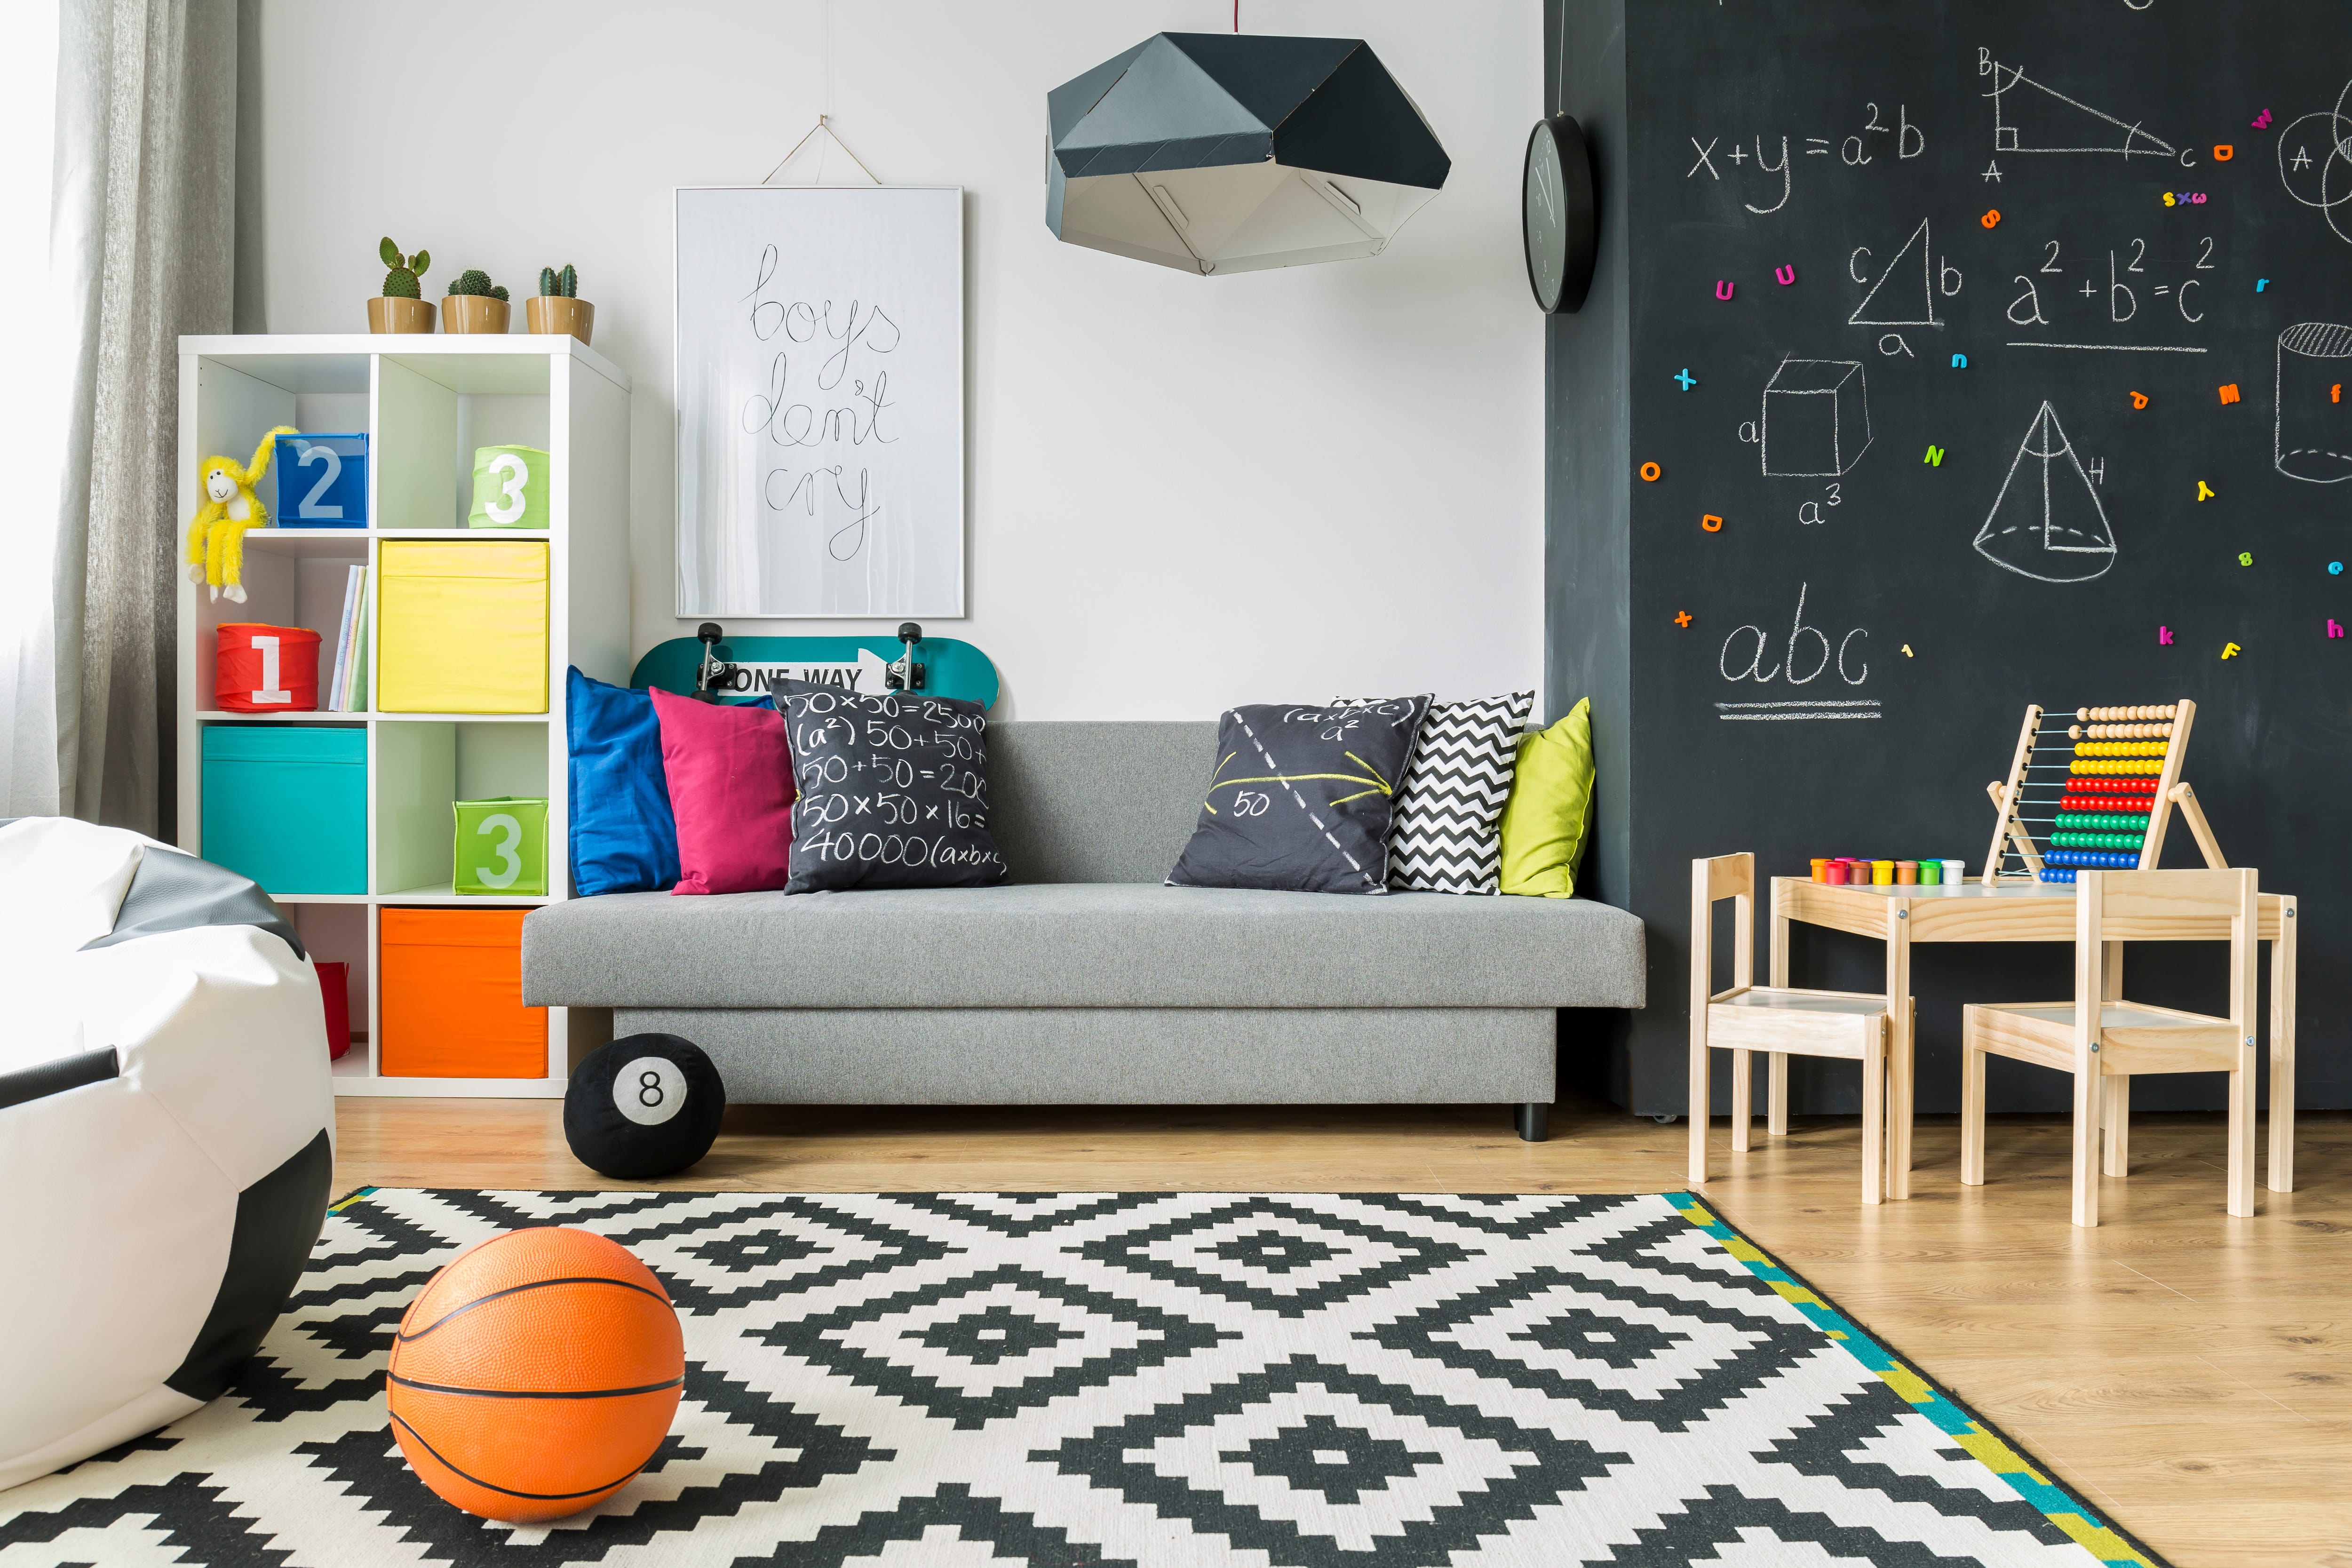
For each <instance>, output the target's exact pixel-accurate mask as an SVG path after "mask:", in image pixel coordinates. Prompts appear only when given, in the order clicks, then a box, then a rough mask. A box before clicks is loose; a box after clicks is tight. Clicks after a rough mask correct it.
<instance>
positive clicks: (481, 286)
mask: <svg viewBox="0 0 2352 1568" xmlns="http://www.w3.org/2000/svg"><path fill="white" fill-rule="evenodd" d="M508 317H509V306H508V304H507V291H506V289H505V288H504V287H503V286H502V285H500V284H496V283H493V282H491V281H490V275H489V274H488V273H487V272H485V271H483V270H482V269H481V268H478V267H469V268H467V269H466V270H465V271H463V272H460V273H459V274H457V281H456V282H455V283H452V284H450V285H449V295H448V298H446V299H445V300H442V301H441V330H442V331H445V332H503V331H506V330H507V320H508Z"/></svg>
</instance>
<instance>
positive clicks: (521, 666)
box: [376, 539, 547, 713]
mask: <svg viewBox="0 0 2352 1568" xmlns="http://www.w3.org/2000/svg"><path fill="white" fill-rule="evenodd" d="M376 616H377V626H378V628H379V631H380V636H381V638H382V643H383V647H382V651H381V654H380V658H379V662H378V664H377V667H376V668H377V675H376V699H377V705H378V708H379V709H380V710H381V711H383V712H386V713H544V712H545V711H547V545H546V543H545V542H544V541H540V540H502V539H464V540H451V541H450V542H447V543H446V544H445V543H443V542H441V541H439V540H435V539H388V540H385V541H384V542H383V591H382V594H381V595H380V597H379V599H378V607H377V611H376Z"/></svg>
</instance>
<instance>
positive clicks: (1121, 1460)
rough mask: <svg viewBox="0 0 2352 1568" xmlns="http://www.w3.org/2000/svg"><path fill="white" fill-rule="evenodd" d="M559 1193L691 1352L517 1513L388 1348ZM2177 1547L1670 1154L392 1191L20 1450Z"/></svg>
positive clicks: (147, 1550) (1097, 1518)
mask: <svg viewBox="0 0 2352 1568" xmlns="http://www.w3.org/2000/svg"><path fill="white" fill-rule="evenodd" d="M532 1225H572V1226H584V1227H586V1228H588V1229H592V1230H596V1231H601V1232H603V1233H604V1235H607V1236H609V1237H613V1238H614V1240H616V1241H619V1242H621V1243H622V1244H623V1245H625V1246H626V1247H629V1248H630V1249H631V1250H633V1251H634V1252H635V1254H636V1255H637V1256H638V1257H639V1258H642V1259H644V1260H645V1262H646V1264H647V1265H649V1266H650V1267H651V1268H653V1269H654V1270H655V1271H656V1273H657V1274H659V1275H660V1276H661V1278H662V1279H663V1280H664V1281H665V1282H666V1283H667V1286H668V1288H669V1290H670V1292H671V1294H672V1296H673V1298H674V1299H675V1300H676V1301H677V1308H678V1311H679V1314H680V1318H681V1321H682V1323H683V1326H684V1329H685V1333H686V1350H687V1358H688V1365H687V1377H686V1392H685V1397H684V1400H683V1403H682V1404H681V1405H679V1408H678V1414H677V1422H676V1424H675V1426H673V1428H672V1430H671V1434H670V1436H669V1438H668V1440H667V1443H666V1444H665V1445H664V1447H662V1449H661V1451H660V1453H659V1454H658V1455H657V1457H656V1458H655V1460H654V1462H653V1464H652V1465H651V1466H650V1467H649V1468H647V1469H646V1471H645V1472H644V1473H643V1474H642V1475H640V1476H639V1477H638V1478H637V1479H636V1480H635V1481H634V1482H632V1483H631V1484H630V1486H629V1487H627V1488H626V1489H625V1490H623V1491H622V1492H621V1493H619V1494H618V1495H617V1496H616V1497H614V1499H612V1500H610V1501H608V1502H607V1503H605V1504H604V1506H602V1507H600V1508H598V1509H596V1510H593V1511H592V1512H591V1513H588V1514H586V1515H583V1516H581V1517H579V1518H575V1519H572V1520H569V1521H562V1522H560V1523H558V1524H556V1525H554V1526H551V1527H539V1528H530V1529H524V1528H517V1527H514V1526H509V1525H501V1524H492V1523H488V1522H485V1521H481V1520H478V1519H474V1518H472V1517H470V1516H468V1515H466V1514H463V1513H460V1512H458V1511H457V1510H454V1509H452V1508H449V1507H447V1506H446V1505H445V1504H443V1503H441V1502H440V1501H438V1500H436V1499H435V1498H434V1497H433V1495H432V1494H431V1493H429V1492H427V1491H426V1490H425V1488H424V1487H423V1485H422V1484H420V1483H419V1482H418V1481H417V1480H416V1479H415V1477H414V1476H413V1475H412V1474H411V1473H410V1472H409V1470H408V1468H407V1466H406V1465H405V1464H404V1462H403V1461H402V1459H401V1458H400V1455H399V1451H398V1449H397V1447H395V1446H394V1442H393V1439H392V1436H391V1435H390V1433H389V1432H388V1431H387V1430H386V1426H385V1417H384V1406H383V1368H384V1357H385V1353H386V1351H387V1348H388V1342H389V1339H390V1336H391V1334H392V1331H393V1328H394V1324H395V1323H396V1322H397V1321H399V1318H400V1314H401V1311H402V1310H403V1309H404V1307H405V1306H406V1305H407V1303H408V1301H409V1300H410V1299H411V1298H412V1297H413V1296H414V1295H415V1293H416V1291H417V1289H419V1288H420V1287H421V1286H422V1285H423V1284H424V1283H425V1280H426V1279H428V1278H429V1277H430V1276H431V1275H432V1273H433V1271H434V1270H435V1269H436V1268H438V1267H439V1266H440V1265H441V1264H442V1263H444V1262H446V1261H447V1260H448V1258H450V1257H451V1256H452V1255H453V1254H455V1253H456V1252H457V1249H458V1248H459V1247H463V1246H465V1245H466V1244H467V1243H469V1242H472V1241H476V1240H478V1239H480V1238H482V1237H488V1236H491V1235H495V1234H496V1233H498V1232H499V1231H501V1230H506V1229H509V1228H512V1227H515V1226H532ZM18 1348H19V1349H22V1348H24V1347H18ZM2156 1561H2157V1560H2156V1559H2155V1558H2154V1557H2153V1556H2152V1555H2150V1554H2148V1553H2147V1552H2146V1550H2145V1549H2144V1548H2142V1547H2140V1546H2138V1544H2137V1542H2133V1541H2131V1540H2130V1539H2129V1538H2128V1537H2126V1536H2124V1535H2123V1534H2121V1533H2120V1532H2118V1531H2116V1530H2115V1529H2114V1528H2113V1527H2112V1526H2111V1524H2110V1523H2109V1522H2108V1521H2104V1520H2102V1519H2101V1518H2099V1517H2098V1516H2097V1515H2096V1514H2095V1513H2094V1512H2093V1511H2092V1510H2090V1509H2089V1508H2087V1507H2086V1506H2085V1505H2084V1503H2083V1502H2082V1501H2081V1500H2078V1499H2077V1498H2075V1497H2074V1495H2073V1494H2071V1493H2069V1492H2067V1491H2065V1490H2064V1489H2061V1488H2060V1487H2058V1486H2057V1485H2055V1484H2053V1481H2052V1479H2050V1478H2049V1477H2048V1475H2047V1474H2046V1472H2044V1471H2042V1470H2041V1469H2040V1468H2037V1467H2036V1466H2034V1465H2033V1464H2032V1462H2031V1461H2030V1460H2029V1459H2027V1458H2024V1457H2022V1456H2021V1454H2020V1453H2019V1452H2018V1451H2017V1450H2016V1449H2015V1448H2013V1447H2011V1446H2010V1445H2009V1444H2008V1443H2007V1442H2005V1441H2004V1440H2003V1439H2002V1438H2001V1437H2000V1435H1999V1434H1998V1433H1997V1432H1995V1431H1993V1430H1992V1429H1991V1428H1990V1427H1988V1426H1984V1425H1982V1424H1981V1423H1979V1421H1977V1420H1976V1419H1974V1418H1973V1417H1972V1415H1970V1413H1969V1412H1968V1411H1967V1410H1965V1409H1963V1408H1961V1407H1960V1406H1958V1405H1955V1404H1954V1403H1953V1402H1952V1401H1951V1400H1950V1399H1949V1398H1948V1397H1947V1396H1945V1395H1944V1394H1941V1393H1939V1392H1938V1391H1937V1389H1936V1388H1934V1386H1933V1385H1931V1384H1928V1383H1927V1382H1926V1381H1925V1380H1924V1379H1923V1378H1921V1377H1920V1376H1919V1374H1918V1373H1916V1372H1914V1371H1913V1370H1911V1369H1910V1368H1909V1367H1907V1366H1906V1365H1904V1364H1903V1363H1901V1362H1900V1361H1899V1360H1897V1359H1896V1358H1895V1356H1894V1355H1892V1354H1891V1353H1890V1352H1888V1351H1887V1350H1885V1348H1883V1347H1882V1346H1880V1345H1879V1344H1878V1343H1877V1342H1874V1341H1873V1340H1872V1339H1870V1338H1869V1337H1868V1336H1867V1335H1866V1334H1864V1332H1863V1331H1860V1330H1859V1329H1858V1328H1856V1327H1855V1326H1854V1325H1853V1323H1852V1322H1850V1321H1847V1320H1846V1319H1845V1318H1843V1316H1841V1315H1840V1314H1839V1313H1838V1312H1837V1311H1836V1310H1835V1309H1834V1308H1833V1307H1832V1305H1831V1304H1830V1303H1828V1302H1826V1301H1824V1300H1822V1299H1821V1298H1820V1297H1819V1296H1817V1295H1816V1294H1815V1293H1814V1292H1812V1291H1811V1289H1808V1288H1807V1287H1806V1286H1805V1285H1804V1283H1803V1282H1802V1281H1801V1280H1800V1279H1796V1278H1795V1277H1794V1276H1792V1275H1790V1274H1788V1273H1786V1272H1785V1271H1783V1270H1781V1269H1780V1268H1778V1267H1777V1266H1775V1265H1774V1264H1773V1263H1772V1262H1771V1260H1769V1258H1766V1257H1765V1256H1764V1255H1763V1254H1762V1253H1761V1252H1759V1251H1758V1250H1757V1249H1756V1248H1755V1247H1753V1246H1752V1245H1751V1244H1749V1243H1748V1241H1747V1240H1746V1239H1745V1238H1743V1237H1740V1236H1739V1235H1738V1233H1736V1232H1735V1231H1733V1230H1731V1229H1730V1228H1728V1227H1727V1226H1725V1225H1724V1224H1723V1223H1722V1222H1721V1221H1720V1220H1719V1219H1718V1218H1717V1216H1716V1215H1713V1214H1712V1213H1710V1212H1709V1211H1708V1210H1707V1209H1706V1207H1705V1206H1704V1205H1702V1204H1700V1203H1699V1202H1698V1201H1696V1200H1695V1199H1694V1198H1692V1197H1690V1196H1689V1195H1688V1194H1663V1195H1660V1194H1650V1195H1646V1196H1633V1197H1627V1196H1611V1197H1568V1196H1550V1195H1537V1196H1530V1195H1505V1196H1421V1197H1415V1196H1404V1195H1397V1194H1350V1195H1339V1196H1333V1195H1300V1194H1255V1195H1253V1194H1201V1193H1193V1194H1167V1193H1159V1194H1150V1193H1139V1194H1100V1193H1094V1194H998V1195H992V1194H969V1193H966V1194H905V1193H900V1194H865V1195H850V1196H838V1195H835V1196H823V1197H817V1196H799V1195H793V1194H705V1193H499V1192H466V1191H408V1190H394V1189H390V1188H383V1189H370V1190H365V1191H362V1193H360V1194H355V1195H354V1196H353V1197H352V1198H351V1199H349V1200H346V1201H345V1202H344V1203H343V1204H341V1205H338V1207H337V1209H336V1211H335V1212H334V1213H333V1214H331V1215H329V1217H328V1221H327V1229H326V1234H325V1235H324V1236H323V1237H321V1238H320V1243H319V1247H318V1251H317V1253H316V1255H315V1257H314V1258H313V1259H312V1261H311V1265H310V1271H309V1273H308V1274H307V1275H306V1276H305V1277H304V1279H303V1280H302V1285H301V1289H300V1290H299V1293H298V1294H297V1296H296V1297H295V1299H294V1301H293V1303H292V1305H291V1307H290V1308H289V1310H288V1311H287V1313H286V1314H285V1316H284V1317H283V1318H281V1319H280V1320H279V1321H278V1326H277V1328H276V1330H275V1331H273V1332H272V1333H271V1334H270V1336H269V1339H268V1342H267V1344H266V1345H265V1346H264V1347H263V1352H262V1354H261V1355H260V1357H258V1358H257V1360H256V1361H255V1363H253V1365H252V1367H251V1368H250V1369H249V1370H248V1371H247V1373H246V1375H245V1376H244V1378H243V1379H242V1380H241V1381H240V1382H239V1383H238V1384H237V1386H236V1389H235V1390H234V1391H233V1392H232V1393H231V1394H228V1395H226V1397H224V1398H222V1399H220V1400H218V1401H216V1402H215V1403H214V1404H213V1405H209V1406H207V1407H206V1408H205V1409H204V1410H202V1411H199V1412H197V1413H196V1414H195V1415H191V1416H189V1417H187V1418H186V1419H185V1420H184V1421H182V1422H180V1423H179V1424H178V1425H176V1426H171V1427H168V1428H166V1429H165V1430H163V1432H160V1433H157V1434H154V1435H152V1436H148V1437H145V1438H142V1439H139V1440H137V1441H134V1442H131V1443H129V1444H125V1445H124V1446H123V1447H120V1448H117V1449H114V1450H111V1451H110V1452H109V1453H107V1454H104V1455H102V1456H100V1457H99V1458H95V1459H91V1460H89V1461H87V1462H85V1463H83V1464H81V1465H79V1466H77V1467H75V1468H72V1469H71V1470H68V1471H66V1472H64V1473H61V1474H58V1475H56V1476H51V1477H47V1478H46V1479H41V1480H37V1481H33V1482H30V1483H27V1484H26V1485H25V1486H23V1487H21V1488H18V1489H16V1490H15V1491H12V1492H6V1493H0V1568H29V1565H32V1564H44V1563H93V1564H102V1565H104V1568H118V1565H125V1568H127V1565H144V1564H150V1563H153V1564H163V1563H178V1564H205V1565H212V1568H225V1565H227V1564H237V1565H240V1568H242V1565H246V1564H253V1565H268V1568H281V1565H282V1568H374V1565H377V1564H383V1565H391V1564H404V1565H405V1564H423V1563H467V1564H470V1563H498V1564H515V1565H517V1568H522V1565H537V1564H573V1563H598V1564H606V1565H612V1568H636V1565H640V1564H656V1563H693V1564H704V1563H708V1564H714V1565H725V1564H742V1565H748V1564H753V1563H775V1564H791V1565H793V1568H835V1565H848V1564H871V1565H876V1568H881V1565H891V1568H897V1565H908V1568H914V1565H922V1568H966V1565H977V1564H982V1563H1000V1564H1001V1563H1021V1564H1027V1565H1031V1568H1043V1565H1045V1564H1054V1565H1056V1568H1081V1565H1083V1568H1097V1565H1102V1568H1108V1565H1111V1564H1131V1565H1135V1568H1189V1565H1195V1564H1199V1565H1207V1564H1248V1565H1251V1568H1339V1565H1342V1564H1345V1565H1349V1568H1404V1565H1407V1564H1413V1565H1420V1564H1454V1565H1457V1568H1469V1565H1472V1564H1479V1565H1487V1564H1497V1565H1499V1564H1513V1565H1517V1564H1527V1565H1529V1568H1535V1565H1538V1564H1540V1565H1542V1568H1553V1565H1556V1564H1567V1563H1643V1564H1648V1563H1748V1564H1765V1563H1832V1562H1835V1563H1885V1564H1902V1565H1904V1568H1911V1565H1915V1564H1933V1563H2016V1564H2036V1565H2042V1564H2048V1565H2053V1568H2054V1565H2057V1564H2071V1565H2076V1568H2086V1565H2088V1564H2091V1563H2142V1564H2154V1563H2156Z"/></svg>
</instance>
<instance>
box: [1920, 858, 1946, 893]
mask: <svg viewBox="0 0 2352 1568" xmlns="http://www.w3.org/2000/svg"><path fill="white" fill-rule="evenodd" d="M1943 883H1944V863H1943V862H1942V861H1941V860H1922V861H1920V862H1919V885H1920V886H1921V887H1923V888H1939V887H1941V886H1943Z"/></svg>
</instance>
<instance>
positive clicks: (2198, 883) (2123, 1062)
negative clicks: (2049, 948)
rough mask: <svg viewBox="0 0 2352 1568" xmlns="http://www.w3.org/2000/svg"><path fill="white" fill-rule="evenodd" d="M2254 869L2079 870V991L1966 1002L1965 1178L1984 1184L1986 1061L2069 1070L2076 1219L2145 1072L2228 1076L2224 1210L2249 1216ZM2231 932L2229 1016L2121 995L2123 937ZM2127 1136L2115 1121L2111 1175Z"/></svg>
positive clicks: (2083, 1213) (2089, 1208) (2088, 1221)
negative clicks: (2105, 1131)
mask: <svg viewBox="0 0 2352 1568" xmlns="http://www.w3.org/2000/svg"><path fill="white" fill-rule="evenodd" d="M2257 880H2258V877H2257V873H2255V872H2253V871H2251V870H2239V871H2089V870H2085V871H2080V872H2078V873H2076V875H2075V879H2074V1000H2073V1001H2071V1002H2012V1003H2002V1004H1999V1005H1971V1006H1969V1007H1967V1008H1965V1009H1963V1011H1962V1013H1961V1021H1960V1180H1961V1181H1962V1182H1964V1183H1966V1184H1969V1186H1972V1187H1974V1186H1982V1185H1983V1184H1984V1179H1985V1178H1984V1149H1985V1120H1984V1118H1985V1104H1984V1087H1985V1058H1986V1057H1987V1056H1997V1057H2009V1058H2013V1059H2015V1060H2017V1061H2021V1062H2032V1063H2034V1064H2035V1065H2037V1066H2040V1067H2046V1068H2056V1069H2057V1070H2058V1071H2060V1072H2063V1073H2072V1074H2074V1223H2075V1224H2076V1225H2081V1226H2095V1225H2097V1224H2098V1223H2099V1168H2098V1161H2099V1131H2100V1128H2101V1125H2102V1124H2103V1122H2105V1121H2107V1120H2109V1119H2108V1118H2105V1117H2103V1116H2102V1114H2101V1113H2102V1111H2103V1110H2105V1109H2106V1108H2107V1106H2108V1103H2109V1101H2110V1100H2111V1099H2112V1100H2115V1101H2116V1102H2117V1104H2116V1109H2117V1110H2122V1108H2123V1106H2124V1105H2126V1104H2127V1103H2128V1102H2127V1101H2126V1100H2123V1096H2122V1094H2121V1093H2118V1091H2119V1090H2120V1091H2126V1092H2127V1091H2128V1089H2129V1080H2130V1079H2131V1077H2132V1076H2133V1075H2134V1074H2137V1073H2158V1072H2226V1073H2228V1074H2229V1075H2230V1161H2229V1171H2230V1185H2229V1209H2230V1212H2231V1214H2233V1215H2250V1214H2252V1213H2253V1212H2254V1081H2253V1069H2254V1066H2255V1057H2254V947H2255V942H2256V939H2257V933H2258V931H2259V927H2258V926H2257V925H2256V923H2255V920H2256V912H2257V906H2256V898H2255V894H2256V887H2255V884H2256V882H2257ZM2223 931H2227V933H2228V935H2229V939H2230V1013H2229V1016H2227V1017H2214V1016H2210V1015H2207V1014H2203V1013H2183V1012H2180V1011H2179V1010H2178V1009H2175V1008H2171V1007H2156V1006H2150V1005H2147V1004H2146V1003H2141V1002H2126V1001H2125V1000H2123V998H2122V996H2121V994H2120V993H2121V991H2122V984H2121V978H2122V976H2121V958H2120V953H2121V949H2120V948H2119V947H2118V948H2117V949H2116V952H2112V953H2111V952H2109V951H2108V948H2107V944H2108V943H2110V942H2116V943H2122V942H2193V941H2200V940H2202V941H2209V942H2210V941H2218V940H2219V939H2220V937H2221V934H2222V933H2223ZM2125 1146H2126V1144H2125V1134H2124V1130H2123V1128H2122V1127H2121V1125H2119V1124H2118V1125H2117V1126H2116V1127H2115V1128H2113V1129H2112V1130H2111V1131H2110V1133H2109V1137H2108V1143H2107V1148H2108V1151H2109V1163H2108V1174H2110V1175H2116V1176H2120V1175H2122V1174H2123V1169H2122V1151H2123V1149H2124V1148H2125Z"/></svg>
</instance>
